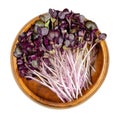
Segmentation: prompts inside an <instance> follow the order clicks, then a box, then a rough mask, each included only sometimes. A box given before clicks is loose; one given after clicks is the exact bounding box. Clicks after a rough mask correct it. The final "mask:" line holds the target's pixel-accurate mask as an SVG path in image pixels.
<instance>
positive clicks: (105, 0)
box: [0, 0, 120, 120]
mask: <svg viewBox="0 0 120 120" xmlns="http://www.w3.org/2000/svg"><path fill="white" fill-rule="evenodd" d="M119 6H120V4H119V0H48V1H47V0H0V120H8V119H9V120H10V119H13V120H15V119H17V120H22V119H24V120H33V119H34V120H35V119H37V120H38V119H39V120H42V119H44V120H48V119H51V120H56V119H59V120H69V119H71V120H72V119H74V120H78V119H79V120H88V119H92V120H102V119H104V120H107V119H111V120H113V119H114V120H120V115H119V111H120V78H119V76H120V73H119V71H120V70H119V67H120V52H119V51H120V13H119V11H120V7H119ZM49 8H54V9H59V10H62V9H64V8H69V9H70V10H73V11H74V12H80V13H81V14H83V15H85V16H86V18H89V19H91V20H93V21H95V22H96V23H97V25H98V27H99V29H100V30H101V31H102V32H105V33H107V35H108V36H107V39H106V41H107V44H108V48H109V54H110V66H109V71H108V74H107V77H106V79H105V81H104V83H103V84H102V86H101V88H100V89H99V90H98V91H97V92H96V94H95V95H94V96H92V97H91V98H90V99H89V100H87V101H86V102H85V103H83V104H81V105H78V106H76V107H73V108H69V109H60V110H59V109H52V108H47V107H45V106H42V105H39V104H37V103H35V102H33V101H32V100H31V99H29V98H28V97H27V96H26V95H25V94H24V93H23V92H22V91H21V90H20V88H19V87H18V86H17V84H16V82H15V80H14V78H13V75H12V72H11V66H10V51H11V47H12V43H13V41H14V39H15V36H16V34H17V33H18V31H19V30H20V29H21V27H22V26H23V25H24V24H25V23H27V22H28V21H29V20H30V19H31V18H33V17H35V16H37V15H39V14H41V13H45V12H47V11H48V9H49Z"/></svg>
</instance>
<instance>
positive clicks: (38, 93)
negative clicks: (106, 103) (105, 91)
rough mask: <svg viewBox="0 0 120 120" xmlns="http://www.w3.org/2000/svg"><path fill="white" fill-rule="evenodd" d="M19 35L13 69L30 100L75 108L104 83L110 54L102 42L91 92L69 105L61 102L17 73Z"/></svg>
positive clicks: (12, 61) (58, 106) (85, 92)
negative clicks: (16, 56)
mask: <svg viewBox="0 0 120 120" xmlns="http://www.w3.org/2000/svg"><path fill="white" fill-rule="evenodd" d="M38 19H39V17H35V18H34V19H32V20H31V21H29V22H28V23H27V24H26V25H25V26H24V27H23V28H22V29H21V30H20V32H19V33H18V35H19V34H20V33H22V32H24V31H27V30H28V28H30V26H31V25H32V24H34V22H35V21H36V20H38ZM18 35H17V36H16V38H15V41H14V43H13V46H12V49H11V68H12V72H13V75H14V78H15V80H16V82H17V84H18V85H19V87H20V88H21V89H22V90H23V92H24V93H25V94H26V95H28V96H29V97H30V98H32V99H33V100H35V101H36V102H38V103H42V104H44V105H47V106H52V107H57V108H65V107H71V106H75V105H77V104H80V103H82V102H84V101H85V100H87V99H88V98H89V97H91V96H92V95H93V94H94V93H95V92H96V91H97V90H98V88H99V87H100V86H101V84H102V83H103V81H104V79H105V76H106V74H107V70H108V66H109V54H108V48H107V45H106V42H105V41H101V42H100V44H99V45H98V47H99V53H98V56H97V58H96V62H95V69H96V72H94V73H92V83H93V85H92V86H91V87H90V89H89V90H86V91H83V92H84V94H83V96H82V97H79V98H78V99H77V100H74V101H72V102H68V103H62V102H61V100H60V99H59V98H58V97H57V95H56V94H55V93H53V92H52V91H51V90H50V89H48V88H46V87H45V86H42V85H40V84H38V83H37V82H35V81H32V80H26V79H23V78H21V77H20V76H19V73H18V71H17V65H16V58H15V57H14V56H13V52H14V50H15V47H16V43H17V38H18Z"/></svg>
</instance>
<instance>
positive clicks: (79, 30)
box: [14, 9, 106, 102]
mask: <svg viewBox="0 0 120 120" xmlns="http://www.w3.org/2000/svg"><path fill="white" fill-rule="evenodd" d="M98 31H99V30H98V28H97V26H96V24H95V23H94V22H92V21H90V20H87V19H86V18H85V17H84V16H83V15H80V14H79V13H74V12H73V11H69V10H68V9H64V10H63V11H58V10H54V9H49V12H48V13H46V14H43V15H40V16H39V19H38V20H36V21H35V23H34V24H33V25H31V27H30V28H29V29H28V30H27V31H25V32H23V33H21V34H20V35H19V36H18V42H17V44H16V48H15V51H14V56H15V57H16V60H17V69H18V72H19V75H20V76H21V77H22V78H26V79H27V80H33V81H36V82H38V83H39V84H41V85H44V86H46V87H48V88H49V89H50V90H52V91H53V92H54V93H56V95H57V96H58V97H59V98H60V100H61V101H62V102H71V101H73V100H75V99H78V97H79V96H82V95H83V93H82V91H83V89H84V90H87V89H89V87H90V86H91V85H92V81H91V71H95V68H94V63H95V59H96V56H97V53H98V48H97V44H99V42H100V41H101V40H104V39H105V38H106V34H104V33H100V32H98Z"/></svg>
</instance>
